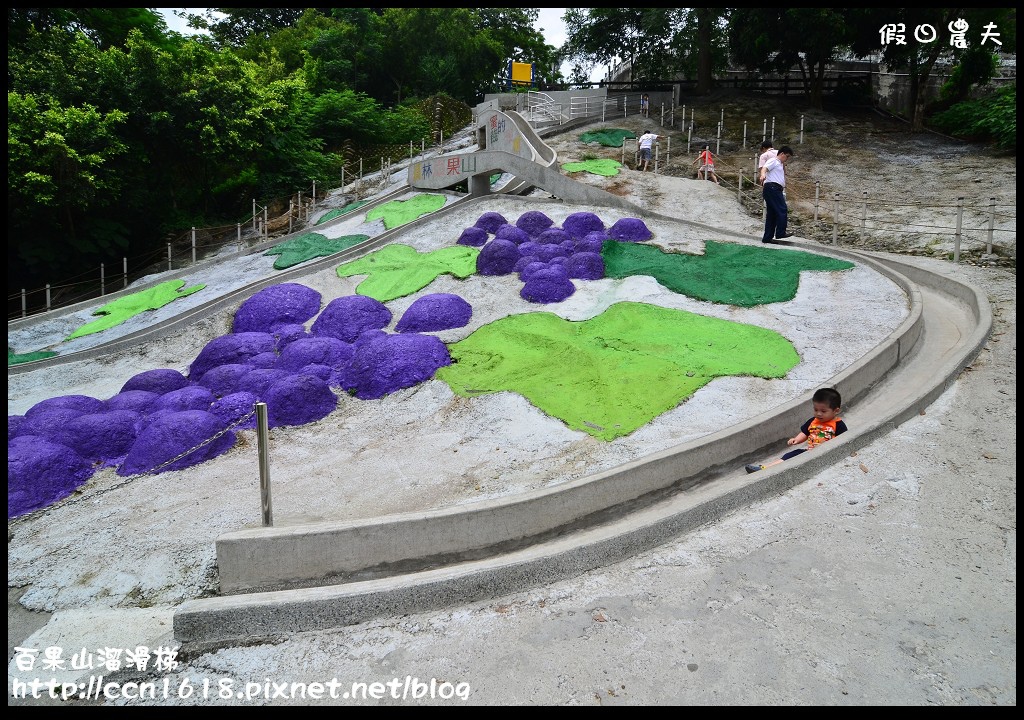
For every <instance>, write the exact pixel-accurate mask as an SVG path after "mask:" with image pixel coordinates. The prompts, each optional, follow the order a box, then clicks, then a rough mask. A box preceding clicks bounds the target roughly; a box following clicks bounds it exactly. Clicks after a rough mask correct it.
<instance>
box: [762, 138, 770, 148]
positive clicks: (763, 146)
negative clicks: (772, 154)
mask: <svg viewBox="0 0 1024 720" xmlns="http://www.w3.org/2000/svg"><path fill="white" fill-rule="evenodd" d="M771 146H772V141H771V140H765V141H764V142H763V143H761V149H762V150H768V149H769V148H771Z"/></svg>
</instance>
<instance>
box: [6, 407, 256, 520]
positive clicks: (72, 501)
mask: <svg viewBox="0 0 1024 720" xmlns="http://www.w3.org/2000/svg"><path fill="white" fill-rule="evenodd" d="M255 416H256V408H255V407H253V409H252V410H250V411H249V412H247V413H246V414H245V415H243V416H241V417H240V418H238V419H237V420H235V421H234V422H232V423H230V424H228V425H227V426H226V427H225V428H224V429H222V430H218V431H217V432H216V433H214V434H213V435H211V436H210V437H208V438H206V439H205V440H203V441H202V442H201V443H199V444H198V445H195V446H193V447H191V448H189V449H188V450H186V451H185V452H183V453H181V454H180V455H178V456H177V457H174V458H171V459H170V460H166V461H164V462H162V463H160V464H159V465H157V466H156V467H154V468H151V469H149V470H147V471H146V472H141V473H136V474H134V475H130V476H128V477H126V478H123V479H121V480H120V481H118V482H116V483H114V484H112V485H110V486H108V487H104V488H98V489H97V490H96V491H95V492H92V493H89V494H88V495H84V494H83V495H80V496H79V497H71V496H68V497H67V498H64V499H63V500H58V501H57V502H55V503H53V504H52V505H48V506H47V507H45V508H40V509H39V510H33V511H32V512H28V513H25V514H24V515H19V516H18V517H16V518H11V519H9V520H8V521H7V526H8V527H10V526H12V525H18V524H20V523H22V522H24V521H26V520H30V519H35V518H38V517H42V516H44V515H46V514H47V513H49V512H50V511H52V510H56V509H58V508H66V507H69V506H71V505H77V504H78V503H80V502H85V501H86V500H95V499H96V498H98V497H100V496H101V495H106V494H107V493H108V492H110V491H112V490H117V489H118V488H122V487H124V486H125V485H128V484H129V483H132V482H135V481H136V480H139V479H141V478H144V477H151V476H153V475H156V474H157V473H159V472H160V471H161V470H162V469H163V468H165V467H167V466H168V465H173V464H174V463H176V462H178V461H179V460H181V459H182V458H184V457H187V456H188V455H190V454H191V453H194V452H195V451H196V450H200V449H202V448H204V447H206V446H207V445H209V444H210V443H212V442H214V441H215V440H217V439H218V438H221V437H223V436H224V435H226V434H227V433H229V432H231V431H232V430H234V429H235V428H236V427H238V426H239V425H244V424H245V423H247V422H248V421H249V420H250V419H252V418H253V417H255ZM81 487H83V488H84V487H85V485H82V486H81ZM78 491H79V489H78V488H76V489H75V491H74V492H78Z"/></svg>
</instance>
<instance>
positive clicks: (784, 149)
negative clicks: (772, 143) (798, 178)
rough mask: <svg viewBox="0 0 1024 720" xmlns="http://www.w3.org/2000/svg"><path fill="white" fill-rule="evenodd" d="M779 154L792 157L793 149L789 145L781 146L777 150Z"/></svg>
mask: <svg viewBox="0 0 1024 720" xmlns="http://www.w3.org/2000/svg"><path fill="white" fill-rule="evenodd" d="M779 152H780V153H786V154H787V155H789V157H793V149H792V148H791V147H790V146H789V145H783V146H782V147H780V148H779Z"/></svg>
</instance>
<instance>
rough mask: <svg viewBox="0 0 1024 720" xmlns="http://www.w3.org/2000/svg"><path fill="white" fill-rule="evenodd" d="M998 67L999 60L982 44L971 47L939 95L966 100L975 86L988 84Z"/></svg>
mask: <svg viewBox="0 0 1024 720" xmlns="http://www.w3.org/2000/svg"><path fill="white" fill-rule="evenodd" d="M998 69H999V60H998V58H996V56H995V54H994V53H992V52H990V51H989V50H987V49H986V48H983V47H980V46H979V47H974V48H970V49H969V50H967V52H965V53H964V55H963V57H962V58H960V62H959V63H957V65H956V67H954V68H953V72H952V73H951V74H950V76H949V79H948V80H947V81H946V82H945V83H944V84H943V86H942V88H941V89H940V90H939V97H941V98H942V99H944V100H954V101H956V100H966V99H967V95H968V94H969V93H970V91H971V88H972V87H973V86H975V85H984V84H986V83H987V82H988V81H989V80H991V79H992V78H994V77H995V75H996V71H997V70H998Z"/></svg>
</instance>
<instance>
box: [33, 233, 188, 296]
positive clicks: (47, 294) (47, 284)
mask: <svg viewBox="0 0 1024 720" xmlns="http://www.w3.org/2000/svg"><path fill="white" fill-rule="evenodd" d="M168 247H170V246H169V245H168ZM46 312H50V283H46Z"/></svg>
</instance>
